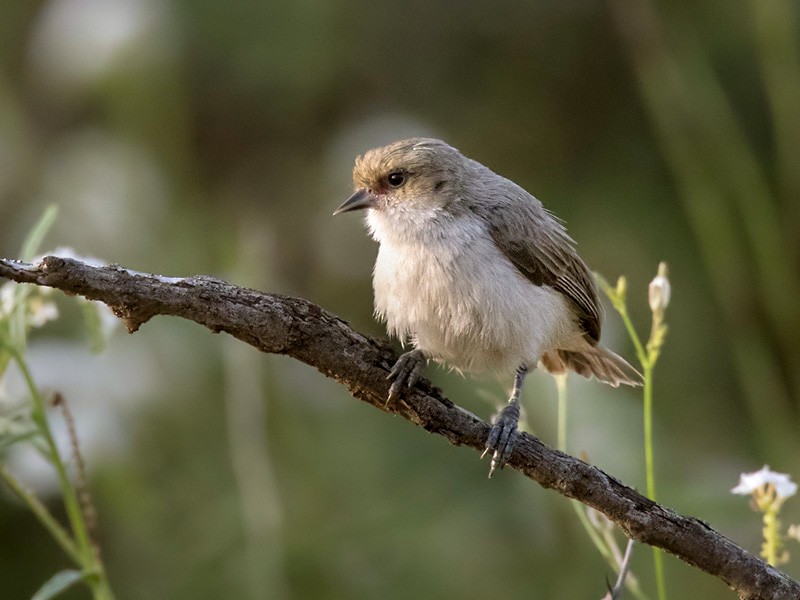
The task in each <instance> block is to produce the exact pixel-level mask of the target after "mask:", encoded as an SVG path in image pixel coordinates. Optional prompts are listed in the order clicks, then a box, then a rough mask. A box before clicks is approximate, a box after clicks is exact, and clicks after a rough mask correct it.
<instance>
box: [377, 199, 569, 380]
mask: <svg viewBox="0 0 800 600" xmlns="http://www.w3.org/2000/svg"><path fill="white" fill-rule="evenodd" d="M439 210H441V209H439ZM367 222H368V226H369V228H370V231H371V233H372V236H373V237H374V238H375V239H376V240H377V241H378V242H379V243H380V249H379V251H378V258H377V261H376V263H375V272H374V277H373V288H374V293H375V312H376V314H377V315H378V316H379V317H380V318H382V319H384V320H385V321H386V324H387V328H388V330H389V333H390V334H392V335H396V336H397V337H399V338H400V339H401V340H403V341H405V340H406V339H408V338H410V339H411V341H412V342H413V343H414V345H415V346H416V347H418V348H420V349H421V350H423V351H424V352H425V353H427V354H428V355H429V356H430V357H431V358H434V359H436V360H439V361H443V362H446V363H447V364H449V365H450V366H452V367H455V368H456V369H459V370H462V371H471V372H479V371H483V370H486V369H490V370H498V371H513V370H514V369H516V368H517V367H518V366H519V365H520V364H523V363H524V364H527V365H528V366H530V367H534V366H535V365H536V363H537V362H538V360H539V358H540V357H541V355H542V354H543V353H544V352H546V351H548V350H550V349H553V348H555V347H564V346H565V345H569V343H570V339H571V338H573V337H574V336H575V331H576V327H575V326H574V316H573V314H572V311H571V310H570V308H569V305H568V302H567V300H566V299H565V298H564V297H563V295H562V294H560V293H558V292H557V291H555V290H553V289H551V288H549V287H540V286H535V285H533V284H532V283H531V282H530V281H529V280H528V279H526V278H525V277H524V276H523V275H522V274H521V273H520V272H519V271H518V270H517V268H516V267H515V266H514V265H513V264H512V263H511V262H510V261H509V260H508V259H507V258H506V257H505V256H504V255H503V254H502V253H501V252H500V250H499V249H498V248H497V247H496V245H495V244H494V242H493V240H492V239H491V237H490V236H489V234H488V232H487V231H486V229H485V226H484V225H483V222H482V221H481V220H480V219H477V218H475V217H474V215H465V216H453V215H449V214H446V215H442V214H441V213H440V214H439V215H437V214H435V211H432V212H431V214H420V213H415V214H413V215H410V214H406V215H398V214H396V213H395V214H391V213H387V212H384V211H377V210H370V211H369V212H368V216H367Z"/></svg>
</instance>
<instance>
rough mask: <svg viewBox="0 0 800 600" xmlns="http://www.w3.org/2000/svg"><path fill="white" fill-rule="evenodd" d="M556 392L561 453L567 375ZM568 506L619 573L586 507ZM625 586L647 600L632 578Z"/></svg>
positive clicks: (564, 446) (564, 440)
mask: <svg viewBox="0 0 800 600" xmlns="http://www.w3.org/2000/svg"><path fill="white" fill-rule="evenodd" d="M554 378H555V380H556V390H557V395H558V437H557V442H556V443H557V445H558V449H559V450H561V451H562V452H566V451H567V374H566V373H564V374H563V375H556V376H555V377H554ZM570 504H571V505H572V509H573V510H574V511H575V514H576V515H577V516H578V520H579V521H580V522H581V525H583V529H584V530H585V531H586V534H587V535H588V536H589V539H590V540H591V541H592V543H593V544H594V547H595V548H597V551H598V552H599V553H600V555H601V556H602V557H603V558H604V559H605V560H606V562H607V563H608V564H610V565H611V566H612V568H613V569H614V570H615V571H617V572H619V563H618V562H617V560H616V559H615V558H614V553H613V551H612V550H611V546H610V544H609V543H608V542H607V541H606V540H604V539H603V537H602V536H601V535H600V534H599V533H598V532H597V530H596V529H595V528H594V526H593V525H592V523H591V521H589V517H588V516H587V515H586V510H587V509H586V507H584V506H583V504H581V503H580V502H578V501H577V500H571V501H570ZM625 585H626V587H627V588H628V589H629V590H630V592H631V593H632V594H633V595H634V596H635V597H636V598H638V599H639V600H647V597H646V596H645V595H644V594H643V593H642V591H641V589H640V588H639V585H638V583H637V582H636V580H634V579H633V578H632V577H630V576H629V577H626V579H625Z"/></svg>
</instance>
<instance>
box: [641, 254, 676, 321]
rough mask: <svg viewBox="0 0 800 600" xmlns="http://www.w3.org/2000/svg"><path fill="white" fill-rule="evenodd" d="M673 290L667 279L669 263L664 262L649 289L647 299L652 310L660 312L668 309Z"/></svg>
mask: <svg viewBox="0 0 800 600" xmlns="http://www.w3.org/2000/svg"><path fill="white" fill-rule="evenodd" d="M671 292H672V290H671V288H670V285H669V279H667V263H665V262H664V261H662V262H661V263H659V265H658V275H656V276H655V278H653V281H651V282H650V286H649V287H648V288H647V299H648V300H649V302H650V310H652V311H653V312H660V311H663V310H664V309H665V308H667V305H668V304H669V297H670V294H671Z"/></svg>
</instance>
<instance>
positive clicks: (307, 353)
mask: <svg viewBox="0 0 800 600" xmlns="http://www.w3.org/2000/svg"><path fill="white" fill-rule="evenodd" d="M0 276H1V277H5V278H8V279H11V280H13V281H17V282H20V283H32V284H35V285H42V286H49V287H53V288H57V289H60V290H62V291H64V292H66V293H67V294H79V295H81V296H84V297H86V298H88V299H90V300H97V301H100V302H104V303H105V304H107V305H108V306H110V307H111V308H112V310H113V311H114V313H115V314H116V315H117V316H118V317H120V318H121V319H122V320H123V321H124V322H125V325H126V326H127V328H128V331H130V332H134V331H136V330H137V329H138V328H139V327H140V326H141V325H142V324H143V323H145V322H147V321H148V320H149V319H151V318H152V317H154V316H156V315H172V316H176V317H182V318H185V319H189V320H191V321H195V322H196V323H199V324H201V325H204V326H206V327H207V328H209V329H210V330H211V331H213V332H221V331H224V332H226V333H229V334H230V335H232V336H234V337H236V338H238V339H240V340H242V341H243V342H246V343H248V344H250V345H251V346H254V347H255V348H258V349H259V350H261V351H263V352H270V353H277V354H286V355H288V356H291V357H293V358H296V359H297V360H300V361H303V362H304V363H306V364H309V365H311V366H313V367H315V368H317V369H318V370H319V371H320V372H322V373H323V374H324V375H325V376H327V377H331V378H333V379H335V380H336V381H338V382H340V383H342V384H343V385H344V386H346V387H347V388H348V390H350V392H351V393H352V395H353V396H354V397H356V398H358V399H359V400H362V401H364V402H367V403H368V404H371V405H373V406H375V407H376V408H378V409H380V410H382V411H385V412H389V413H395V414H398V415H401V416H402V417H405V418H406V419H408V420H409V421H411V422H412V423H414V424H416V425H419V426H420V427H422V428H423V429H425V430H426V431H429V432H431V433H436V434H438V435H442V436H444V437H445V438H447V439H448V440H449V441H450V442H451V443H452V444H455V445H460V446H468V447H470V448H473V449H475V450H477V451H479V452H480V451H483V446H484V442H485V441H486V437H487V435H488V433H489V425H488V424H487V423H485V422H483V421H482V420H480V419H479V418H477V417H476V416H475V415H473V414H472V413H470V412H468V411H466V410H464V409H462V408H460V407H458V406H457V405H455V404H453V402H451V401H450V400H448V399H447V398H445V397H444V396H442V394H441V392H440V391H439V390H438V389H437V388H434V387H433V386H431V384H430V383H429V382H427V381H422V382H420V383H419V384H418V385H417V386H416V387H415V388H413V389H412V390H411V391H410V392H409V393H408V394H407V395H406V397H405V398H404V399H403V400H402V401H400V402H397V403H391V404H386V397H387V393H388V382H387V380H386V375H387V373H388V372H389V369H390V367H391V366H392V365H393V364H394V361H395V360H396V358H397V355H396V353H395V352H394V350H393V349H392V348H391V346H389V345H388V343H386V342H383V341H380V340H376V339H374V338H371V337H368V336H365V335H362V334H360V333H358V332H356V331H354V330H353V329H352V328H351V327H350V326H349V325H348V324H347V323H346V322H345V321H343V320H342V319H340V318H338V317H336V316H335V315H333V314H331V313H329V312H327V311H325V310H323V309H322V308H320V307H318V306H316V305H314V304H312V303H311V302H308V301H306V300H303V299H300V298H291V297H287V296H280V295H276V294H265V293H263V292H258V291H255V290H250V289H245V288H240V287H237V286H234V285H230V284H228V283H225V282H224V281H220V280H218V279H214V278H211V277H205V276H198V277H186V278H173V277H161V276H157V275H150V274H146V273H139V272H136V271H131V270H129V269H124V268H121V267H118V266H104V267H98V266H91V265H87V264H85V263H82V262H79V261H76V260H72V259H67V258H58V257H54V256H48V257H45V258H44V259H42V260H41V261H39V262H38V263H36V264H33V265H32V264H27V263H21V262H16V261H12V260H7V259H0ZM508 466H509V467H510V468H513V469H516V470H517V471H519V472H521V473H522V474H524V475H525V476H527V477H529V478H530V479H532V480H534V481H536V482H537V483H539V484H540V485H541V486H543V487H546V488H551V489H554V490H557V491H558V492H559V493H561V494H563V495H564V496H567V497H569V498H574V499H576V500H578V501H580V502H582V503H583V504H585V505H587V506H591V507H592V508H594V509H596V510H598V511H600V512H601V513H603V514H604V515H606V516H607V517H608V518H609V519H611V520H612V521H614V522H615V523H616V524H617V525H619V527H620V528H621V529H622V530H623V531H624V532H625V533H626V534H627V535H628V536H630V537H631V538H632V539H634V540H636V541H638V542H641V543H644V544H649V545H651V546H657V547H659V548H662V549H664V550H665V551H667V552H669V553H671V554H674V555H675V556H677V557H678V558H680V559H681V560H683V561H685V562H687V563H689V564H690V565H694V566H695V567H697V568H699V569H702V570H703V571H705V572H707V573H709V574H711V575H714V576H716V577H718V578H720V579H721V580H722V581H724V582H725V583H726V584H728V585H729V586H730V587H731V588H732V589H733V590H735V591H736V592H737V593H738V594H739V597H740V598H742V599H748V600H767V599H772V600H778V599H781V600H783V599H786V600H789V599H793V600H797V599H798V598H800V584H798V583H797V582H796V581H794V580H792V579H790V578H789V577H787V576H786V575H784V574H783V573H781V572H779V571H778V570H776V569H774V568H773V567H771V566H769V565H767V564H766V563H765V562H763V561H762V560H760V559H759V558H758V557H756V556H754V555H753V554H751V553H750V552H748V551H747V550H745V549H743V548H741V547H740V546H738V545H736V544H735V543H733V542H732V541H731V540H729V539H728V538H726V537H725V536H723V535H721V534H720V533H718V532H716V531H715V530H714V529H712V528H711V527H710V526H709V525H708V524H707V523H705V522H703V521H701V520H699V519H696V518H693V517H686V516H683V515H680V514H678V513H677V512H675V511H673V510H671V509H669V508H667V507H665V506H662V505H660V504H657V503H655V502H653V501H651V500H648V499H647V498H645V497H644V496H642V495H641V494H639V493H638V492H636V491H635V490H633V489H632V488H630V487H628V486H626V485H624V484H622V483H621V482H619V481H618V480H616V479H615V478H614V477H612V476H610V475H608V474H606V473H604V472H603V471H601V470H600V469H598V468H596V467H593V466H591V465H588V464H586V463H585V462H583V461H581V460H579V459H577V458H574V457H572V456H569V455H567V454H564V453H562V452H559V451H557V450H553V449H551V448H549V447H547V446H546V445H545V444H543V443H542V442H540V441H539V440H538V439H536V438H535V437H533V436H531V435H528V434H527V433H523V434H521V435H520V437H519V440H518V441H517V445H516V448H515V449H514V452H513V454H512V456H511V459H510V460H509V463H508Z"/></svg>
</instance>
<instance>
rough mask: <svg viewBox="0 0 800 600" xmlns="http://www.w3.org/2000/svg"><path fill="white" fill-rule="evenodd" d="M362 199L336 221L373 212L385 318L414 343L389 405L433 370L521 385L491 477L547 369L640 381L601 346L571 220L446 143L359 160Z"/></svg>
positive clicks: (503, 414) (495, 441)
mask: <svg viewBox="0 0 800 600" xmlns="http://www.w3.org/2000/svg"><path fill="white" fill-rule="evenodd" d="M353 183H354V186H355V193H354V194H353V195H352V196H350V198H348V199H347V200H346V201H345V202H344V203H343V204H342V205H341V206H340V207H339V208H337V209H336V211H335V212H334V213H333V214H334V215H336V214H339V213H343V212H347V211H353V210H359V209H366V211H367V216H366V223H367V227H368V229H369V232H370V234H371V235H372V237H373V238H374V239H375V240H376V241H378V243H379V244H380V247H379V250H378V257H377V260H376V262H375V270H374V273H373V290H374V295H375V313H376V315H377V316H378V317H379V318H380V319H381V320H383V321H385V322H386V325H387V329H388V332H389V334H390V335H393V336H396V337H397V338H399V339H400V341H401V342H403V343H405V342H407V341H410V342H411V345H412V346H413V349H412V350H410V351H409V352H406V353H404V354H402V355H401V356H400V358H399V359H398V361H397V363H396V364H395V365H394V367H393V368H392V370H391V373H390V374H389V379H390V380H392V384H391V387H390V390H389V400H396V399H397V398H399V397H400V396H401V395H402V394H403V393H404V391H405V390H406V389H407V388H409V387H411V386H413V385H414V384H415V383H416V382H417V381H418V379H419V377H420V376H421V373H422V371H423V369H424V366H425V365H426V364H427V362H428V361H429V360H434V361H436V362H440V363H445V364H447V365H449V366H450V367H452V368H454V369H456V370H458V371H460V372H462V373H470V374H477V373H481V372H485V371H490V372H495V373H498V374H501V375H505V376H507V377H510V376H511V375H514V385H513V389H512V392H511V396H510V398H509V400H508V403H507V405H506V406H505V407H504V408H503V410H502V411H500V413H499V414H498V415H497V417H496V418H495V419H494V422H493V426H492V429H491V431H490V433H489V437H488V439H487V441H486V450H485V451H484V455H485V454H486V453H487V452H491V453H492V461H491V466H490V470H489V476H490V477H491V476H492V473H493V472H494V471H495V469H501V468H502V467H503V466H504V465H505V463H506V462H507V461H508V459H509V458H510V456H511V453H512V451H513V449H514V443H515V441H516V438H517V427H518V422H519V414H520V404H519V401H520V395H521V392H522V384H523V381H524V379H525V376H526V375H527V373H528V372H529V371H530V370H532V369H534V368H536V366H537V365H539V364H541V365H542V367H543V368H544V369H545V370H546V371H548V372H550V373H553V374H558V373H563V372H565V371H566V370H567V369H570V370H572V371H575V372H576V373H579V374H581V375H583V376H584V377H595V378H597V379H599V380H600V381H603V382H605V383H608V384H610V385H612V386H614V387H617V386H618V385H619V384H621V383H624V384H627V385H640V384H641V375H640V374H639V373H638V372H637V371H636V370H635V369H634V368H633V367H632V366H631V365H629V364H628V363H627V362H626V361H625V360H624V359H623V358H621V357H619V356H617V355H616V354H614V353H613V352H611V351H610V350H607V349H606V348H603V347H602V346H600V345H599V341H600V326H601V321H602V307H601V305H600V302H599V300H598V296H597V289H596V287H595V282H594V278H593V277H592V273H591V272H590V271H589V268H588V267H587V266H586V264H585V263H584V262H583V260H581V258H580V256H578V253H577V252H576V251H575V242H574V241H573V240H572V238H570V237H569V235H568V234H567V231H566V229H565V227H564V224H563V222H562V221H560V220H559V219H558V218H557V217H555V216H554V215H553V214H552V213H550V212H549V211H548V210H547V209H546V208H544V206H542V203H541V202H540V201H539V200H537V199H536V198H534V197H533V196H532V195H531V194H529V193H528V192H526V191H525V190H524V189H522V188H521V187H520V186H518V185H517V184H515V183H514V182H513V181H510V180H508V179H506V178H504V177H502V176H500V175H497V174H496V173H494V172H493V171H491V170H490V169H488V168H487V167H485V166H483V165H482V164H481V163H479V162H477V161H474V160H472V159H469V158H467V157H466V156H464V155H462V154H461V153H460V152H459V151H458V150H456V149H455V148H453V147H451V146H449V145H448V144H446V143H445V142H442V141H440V140H436V139H430V138H412V139H407V140H400V141H397V142H394V143H392V144H389V145H388V146H384V147H381V148H375V149H372V150H369V151H368V152H367V153H365V154H364V155H363V156H359V157H358V158H356V161H355V167H354V169H353Z"/></svg>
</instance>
